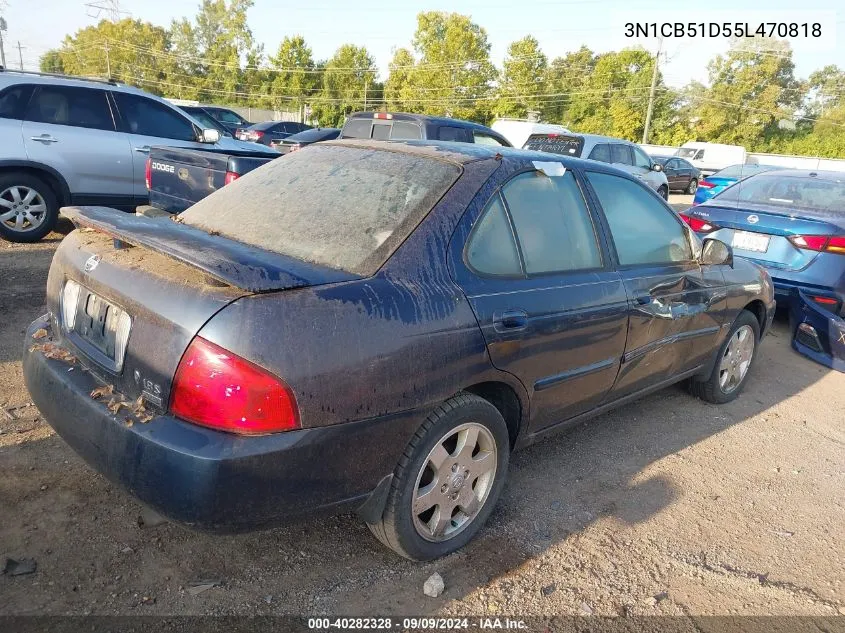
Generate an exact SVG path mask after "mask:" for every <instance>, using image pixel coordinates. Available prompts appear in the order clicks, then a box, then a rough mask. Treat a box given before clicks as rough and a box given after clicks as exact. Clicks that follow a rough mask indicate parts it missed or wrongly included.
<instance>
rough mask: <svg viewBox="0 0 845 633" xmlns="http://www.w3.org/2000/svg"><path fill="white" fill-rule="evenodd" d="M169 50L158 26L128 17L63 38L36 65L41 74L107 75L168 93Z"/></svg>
mask: <svg viewBox="0 0 845 633" xmlns="http://www.w3.org/2000/svg"><path fill="white" fill-rule="evenodd" d="M169 47H170V38H169V35H168V33H167V31H165V30H164V29H163V28H161V27H159V26H154V25H153V24H150V23H149V22H142V21H141V20H132V19H130V18H126V19H124V20H120V21H119V22H109V21H108V20H102V21H101V22H100V23H99V24H97V25H96V26H89V27H86V28H84V29H80V30H79V31H77V32H76V34H75V35H73V36H70V35H69V36H67V37H65V39H64V41H63V42H62V44H61V46H60V47H59V48H57V49H53V50H50V51H47V53H45V54H44V55H43V56H42V57H41V60H40V64H39V65H40V68H41V70H42V71H43V72H63V73H67V74H69V75H81V76H86V77H109V76H111V77H113V78H114V79H117V80H118V81H121V82H125V83H131V84H136V85H138V86H141V87H142V88H144V89H146V90H149V91H150V92H154V93H156V94H163V93H165V92H167V91H168V90H167V88H168V86H167V83H168V80H169V71H170V66H171V61H170V60H169V59H168V58H167V53H168V50H169Z"/></svg>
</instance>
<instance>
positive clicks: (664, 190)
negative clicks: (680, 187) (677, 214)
mask: <svg viewBox="0 0 845 633" xmlns="http://www.w3.org/2000/svg"><path fill="white" fill-rule="evenodd" d="M657 193H658V194H660V197H661V198H663V199H664V200H668V199H669V187H667V186H666V185H660V187H658V189H657Z"/></svg>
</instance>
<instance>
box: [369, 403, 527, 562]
mask: <svg viewBox="0 0 845 633" xmlns="http://www.w3.org/2000/svg"><path fill="white" fill-rule="evenodd" d="M509 459H510V439H509V435H508V428H507V425H506V424H505V420H504V418H502V415H501V413H499V411H498V409H496V407H494V406H493V405H492V404H490V402H488V401H487V400H484V399H483V398H481V397H479V396H476V395H473V394H469V393H461V394H458V395H456V396H454V397H452V398H450V399H449V400H447V401H446V402H444V403H443V404H442V405H440V406H439V407H437V409H436V410H435V411H434V412H433V413H432V414H431V415H429V416H428V418H426V420H425V422H424V423H423V424H422V426H421V427H420V429H419V430H418V431H417V432H416V434H415V435H414V437H413V438H412V439H411V441H410V442H409V444H408V446H407V448H406V449H405V452H404V454H403V455H402V458H401V459H400V460H399V464H398V465H397V467H396V470H395V471H394V476H393V483H392V485H391V488H390V492H389V494H388V498H387V504H386V506H385V509H384V513H383V514H382V517H381V520H380V521H378V522H376V523H368V524H367V525H368V526H369V528H370V530H371V531H372V533H373V534H374V535H375V536H376V538H377V539H378V540H379V541H381V542H382V543H383V544H384V545H386V546H387V547H389V548H391V549H392V550H393V551H395V552H396V553H397V554H399V555H400V556H404V557H405V558H409V559H411V560H418V561H424V560H432V559H435V558H439V557H441V556H445V555H446V554H450V553H452V552H454V551H456V550H458V549H460V548H461V547H463V546H464V545H466V544H467V543H468V542H469V541H470V540H471V539H472V537H473V536H475V535H476V534H477V533H478V531H479V530H480V529H481V527H482V526H483V525H484V522H485V521H486V520H487V518H488V517H489V516H490V513H491V512H492V511H493V507H494V506H495V505H496V501H497V500H498V499H499V495H500V494H501V492H502V487H503V486H504V482H505V478H506V476H507V470H508V462H509Z"/></svg>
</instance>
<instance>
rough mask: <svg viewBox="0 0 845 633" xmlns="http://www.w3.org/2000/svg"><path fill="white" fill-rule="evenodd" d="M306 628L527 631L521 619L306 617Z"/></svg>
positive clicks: (317, 629) (321, 629)
mask: <svg viewBox="0 0 845 633" xmlns="http://www.w3.org/2000/svg"><path fill="white" fill-rule="evenodd" d="M308 628H309V629H311V630H315V631H330V630H350V631H351V630H368V631H376V630H391V629H394V628H395V629H399V630H403V631H427V630H430V631H462V630H467V629H482V630H512V631H518V630H526V629H527V625H526V623H525V621H524V620H519V619H511V618H497V617H483V618H462V617H457V618H438V617H420V618H401V619H400V618H308Z"/></svg>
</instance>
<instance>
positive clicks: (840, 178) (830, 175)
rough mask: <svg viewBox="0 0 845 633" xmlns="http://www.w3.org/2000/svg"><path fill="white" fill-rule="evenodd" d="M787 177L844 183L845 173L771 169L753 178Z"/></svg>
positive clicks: (822, 170) (818, 170)
mask: <svg viewBox="0 0 845 633" xmlns="http://www.w3.org/2000/svg"><path fill="white" fill-rule="evenodd" d="M762 175H766V176H788V177H790V178H807V179H810V178H813V179H815V180H826V181H829V182H845V172H842V171H832V170H824V169H772V170H769V171H763V172H760V173H759V174H754V176H762Z"/></svg>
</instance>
